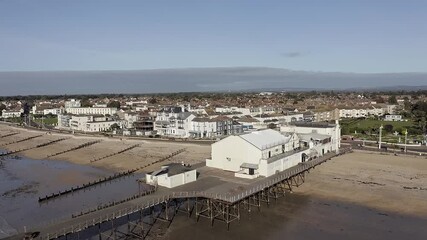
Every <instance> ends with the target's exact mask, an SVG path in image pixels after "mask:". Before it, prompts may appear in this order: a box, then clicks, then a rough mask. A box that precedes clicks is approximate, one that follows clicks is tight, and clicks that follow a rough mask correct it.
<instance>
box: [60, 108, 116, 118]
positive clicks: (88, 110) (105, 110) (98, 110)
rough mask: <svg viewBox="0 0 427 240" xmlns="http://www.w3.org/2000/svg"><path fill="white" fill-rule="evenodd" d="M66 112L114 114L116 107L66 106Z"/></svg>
mask: <svg viewBox="0 0 427 240" xmlns="http://www.w3.org/2000/svg"><path fill="white" fill-rule="evenodd" d="M65 111H66V112H67V113H68V114H74V115H104V116H105V115H114V114H116V113H117V108H106V107H73V108H66V109H65Z"/></svg>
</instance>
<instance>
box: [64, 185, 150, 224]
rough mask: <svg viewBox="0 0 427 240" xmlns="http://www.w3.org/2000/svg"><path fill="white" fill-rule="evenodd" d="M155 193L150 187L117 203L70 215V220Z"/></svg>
mask: <svg viewBox="0 0 427 240" xmlns="http://www.w3.org/2000/svg"><path fill="white" fill-rule="evenodd" d="M155 191H156V188H155V187H154V186H150V188H149V189H147V190H145V191H143V192H141V193H138V194H134V195H132V196H130V197H128V198H125V199H121V200H118V201H113V202H110V203H106V204H101V205H99V206H97V207H96V208H93V209H89V210H86V211H82V212H80V213H76V214H72V215H71V218H76V217H80V216H83V215H87V214H89V213H93V212H96V211H99V210H102V209H105V208H109V207H113V206H116V205H119V204H122V203H125V202H129V201H132V200H134V199H137V198H140V197H144V196H147V195H149V194H153V193H154V192H155Z"/></svg>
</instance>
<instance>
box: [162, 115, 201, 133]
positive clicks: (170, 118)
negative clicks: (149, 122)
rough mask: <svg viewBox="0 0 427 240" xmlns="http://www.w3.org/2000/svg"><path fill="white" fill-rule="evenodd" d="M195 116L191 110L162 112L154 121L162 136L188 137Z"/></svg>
mask: <svg viewBox="0 0 427 240" xmlns="http://www.w3.org/2000/svg"><path fill="white" fill-rule="evenodd" d="M195 117H196V116H195V115H194V114H192V113H189V112H180V113H175V112H160V113H158V115H157V118H156V121H155V122H154V130H155V131H157V134H159V135H161V136H170V137H179V138H188V137H189V136H190V130H191V121H192V120H193V119H194V118H195Z"/></svg>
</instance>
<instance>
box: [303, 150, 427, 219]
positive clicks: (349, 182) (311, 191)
mask: <svg viewBox="0 0 427 240" xmlns="http://www.w3.org/2000/svg"><path fill="white" fill-rule="evenodd" d="M407 187H409V188H416V189H406V188H407ZM295 192H298V193H302V194H306V195H311V196H316V197H321V198H327V199H334V200H339V201H345V202H350V203H354V204H358V205H362V206H367V207H371V208H375V209H380V210H384V211H391V212H398V213H401V214H408V215H413V216H420V217H427V159H426V158H421V157H412V156H411V157H409V156H394V155H385V154H384V155H383V154H378V153H371V152H361V151H355V152H354V153H351V154H346V155H342V156H340V157H336V158H333V159H332V160H330V161H328V162H327V163H325V164H322V165H320V166H318V167H316V168H315V169H314V170H312V171H311V172H310V173H309V174H308V175H307V177H306V182H305V183H304V184H303V185H302V186H300V187H299V188H295Z"/></svg>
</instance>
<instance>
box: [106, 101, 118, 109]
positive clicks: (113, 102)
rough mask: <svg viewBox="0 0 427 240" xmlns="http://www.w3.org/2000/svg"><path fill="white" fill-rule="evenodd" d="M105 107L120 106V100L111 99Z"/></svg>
mask: <svg viewBox="0 0 427 240" xmlns="http://www.w3.org/2000/svg"><path fill="white" fill-rule="evenodd" d="M107 107H111V108H120V102H119V101H112V102H109V103H108V104H107Z"/></svg>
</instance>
